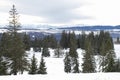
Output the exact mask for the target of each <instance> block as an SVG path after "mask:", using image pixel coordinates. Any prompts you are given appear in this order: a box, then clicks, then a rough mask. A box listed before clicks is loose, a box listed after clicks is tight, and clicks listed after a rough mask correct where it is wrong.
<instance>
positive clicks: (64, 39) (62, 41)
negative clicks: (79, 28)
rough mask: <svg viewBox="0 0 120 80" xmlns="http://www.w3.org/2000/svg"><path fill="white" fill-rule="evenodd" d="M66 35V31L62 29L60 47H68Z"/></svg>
mask: <svg viewBox="0 0 120 80" xmlns="http://www.w3.org/2000/svg"><path fill="white" fill-rule="evenodd" d="M68 42H69V41H68V35H67V33H66V31H65V30H64V31H63V32H62V34H61V39H60V45H61V47H62V48H68Z"/></svg>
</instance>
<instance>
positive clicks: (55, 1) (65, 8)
mask: <svg viewBox="0 0 120 80" xmlns="http://www.w3.org/2000/svg"><path fill="white" fill-rule="evenodd" d="M14 3H15V4H16V6H18V7H19V9H20V11H21V13H23V14H29V15H34V16H40V17H43V18H45V20H46V22H52V23H54V22H55V23H65V22H70V21H71V20H73V19H86V18H89V17H88V16H83V15H82V14H79V15H78V14H76V13H75V12H73V10H74V9H76V8H80V7H82V6H83V5H84V4H83V3H82V2H81V1H80V0H16V1H15V2H14Z"/></svg>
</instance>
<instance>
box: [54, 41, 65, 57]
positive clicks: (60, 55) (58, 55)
mask: <svg viewBox="0 0 120 80" xmlns="http://www.w3.org/2000/svg"><path fill="white" fill-rule="evenodd" d="M62 55H63V52H62V49H61V47H60V45H59V43H58V44H57V49H55V54H54V56H55V57H57V58H60V57H62Z"/></svg>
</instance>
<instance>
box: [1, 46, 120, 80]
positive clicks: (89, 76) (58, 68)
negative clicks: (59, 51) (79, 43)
mask: <svg viewBox="0 0 120 80" xmlns="http://www.w3.org/2000/svg"><path fill="white" fill-rule="evenodd" d="M49 51H50V55H51V56H50V57H46V58H44V60H45V62H46V67H47V74H46V75H41V74H36V75H29V74H28V72H24V74H23V75H19V74H18V75H16V76H14V75H8V76H0V80H120V73H116V72H115V73H102V72H97V73H68V74H67V73H65V72H64V62H63V59H64V57H63V58H55V57H54V50H53V49H49ZM64 51H65V52H68V51H69V49H67V50H64ZM77 52H78V54H79V65H80V67H79V68H80V70H82V67H81V65H82V63H83V61H82V58H83V55H82V54H83V51H82V50H81V49H77ZM115 52H116V56H117V58H120V44H115ZM27 53H28V57H29V58H28V60H29V61H30V59H31V58H32V56H33V54H35V57H36V58H37V61H38V66H39V63H40V58H41V52H34V51H33V50H32V48H31V50H30V51H27ZM95 59H96V64H97V70H98V68H99V56H95Z"/></svg>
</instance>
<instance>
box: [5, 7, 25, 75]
mask: <svg viewBox="0 0 120 80" xmlns="http://www.w3.org/2000/svg"><path fill="white" fill-rule="evenodd" d="M9 13H10V20H9V26H8V30H9V31H8V32H7V33H8V35H9V42H8V45H9V44H10V46H8V53H9V54H11V57H10V59H11V60H12V63H11V65H10V66H11V74H14V75H17V72H19V71H20V72H21V73H22V72H23V66H25V65H22V64H23V63H24V62H27V59H26V58H25V55H26V53H25V48H24V44H23V41H22V39H21V35H20V34H18V32H17V31H18V30H19V29H20V23H19V22H18V16H19V15H18V13H17V10H16V8H15V5H13V7H12V9H11V10H10V11H9ZM6 53H7V52H6ZM8 53H7V54H8ZM21 70H22V71H21Z"/></svg>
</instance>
